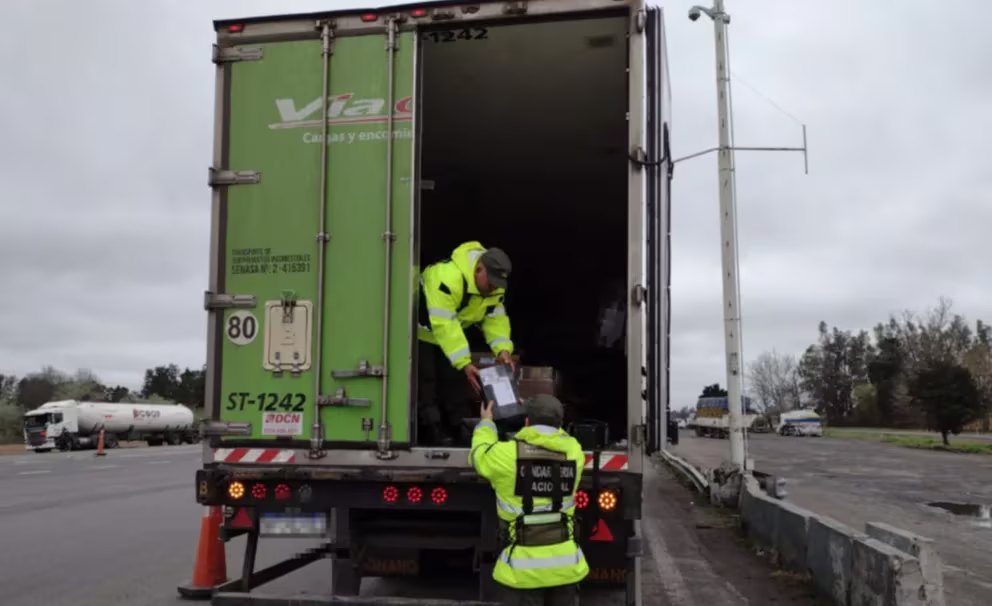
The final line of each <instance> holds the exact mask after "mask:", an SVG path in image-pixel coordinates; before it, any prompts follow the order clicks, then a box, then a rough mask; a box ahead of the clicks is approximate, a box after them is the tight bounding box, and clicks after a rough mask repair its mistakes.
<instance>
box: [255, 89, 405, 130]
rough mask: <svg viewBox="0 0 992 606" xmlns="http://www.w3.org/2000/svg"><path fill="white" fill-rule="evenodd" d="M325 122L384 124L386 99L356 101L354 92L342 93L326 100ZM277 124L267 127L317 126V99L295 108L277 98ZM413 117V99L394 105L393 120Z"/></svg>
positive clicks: (291, 103) (292, 101) (400, 101)
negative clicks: (278, 120) (278, 119)
mask: <svg viewBox="0 0 992 606" xmlns="http://www.w3.org/2000/svg"><path fill="white" fill-rule="evenodd" d="M327 104H328V106H327V123H328V124H330V125H334V124H374V123H377V122H385V121H386V117H387V116H386V112H385V109H386V100H385V99H377V98H372V99H359V98H356V97H355V93H344V94H341V95H335V96H330V97H328V98H327ZM276 109H278V110H279V117H280V118H281V121H280V122H276V123H274V124H270V125H269V128H273V129H275V128H306V127H310V126H320V112H321V109H322V108H321V103H320V97H317V98H316V99H314V100H313V101H311V102H310V103H308V104H306V105H304V106H303V107H301V108H299V109H297V107H296V101H294V100H293V99H276ZM412 118H413V97H403V98H402V99H400V100H398V101H397V102H396V103H395V104H394V106H393V120H394V121H397V122H403V121H409V120H410V119H412Z"/></svg>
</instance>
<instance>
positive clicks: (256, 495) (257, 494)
mask: <svg viewBox="0 0 992 606" xmlns="http://www.w3.org/2000/svg"><path fill="white" fill-rule="evenodd" d="M268 492H269V491H268V490H267V489H266V488H265V484H255V485H254V486H252V487H251V498H253V499H255V500H256V501H261V500H262V499H264V498H265V495H266V494H268Z"/></svg>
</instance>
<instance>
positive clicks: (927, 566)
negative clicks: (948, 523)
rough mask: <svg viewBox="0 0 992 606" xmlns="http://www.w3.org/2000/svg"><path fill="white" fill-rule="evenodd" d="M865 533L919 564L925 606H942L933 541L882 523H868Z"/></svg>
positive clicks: (941, 579)
mask: <svg viewBox="0 0 992 606" xmlns="http://www.w3.org/2000/svg"><path fill="white" fill-rule="evenodd" d="M865 532H867V533H868V536H870V537H871V538H873V539H875V540H877V541H880V542H882V543H885V544H886V545H889V546H890V547H894V548H896V549H898V550H899V551H901V552H903V553H907V554H909V555H911V556H913V557H914V558H916V559H917V560H919V562H920V570H921V571H922V573H923V588H922V591H923V594H924V598H925V601H924V602H923V603H925V604H926V605H927V606H944V571H943V565H942V564H941V560H940V556H939V555H938V554H937V548H936V546H935V545H934V543H933V539H928V538H926V537H921V536H920V535H918V534H913V533H911V532H907V531H905V530H902V529H901V528H896V527H895V526H891V525H889V524H885V523H884V522H868V523H867V524H865Z"/></svg>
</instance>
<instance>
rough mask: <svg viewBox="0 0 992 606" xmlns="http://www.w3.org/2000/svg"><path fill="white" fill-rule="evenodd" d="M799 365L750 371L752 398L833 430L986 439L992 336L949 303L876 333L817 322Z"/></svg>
mask: <svg viewBox="0 0 992 606" xmlns="http://www.w3.org/2000/svg"><path fill="white" fill-rule="evenodd" d="M818 332H819V335H818V339H817V341H816V343H813V344H811V345H810V346H809V347H807V348H806V350H805V351H804V352H803V354H802V355H801V356H800V357H799V358H798V359H797V358H796V357H795V356H791V355H788V354H785V355H783V354H779V353H778V352H775V351H771V352H765V353H762V354H761V355H760V356H758V357H757V358H756V359H755V360H754V361H752V362H751V363H749V364H748V366H747V382H748V391H749V392H750V395H751V397H752V398H753V399H754V400H755V402H756V403H757V404H758V406H759V408H761V409H762V410H764V411H766V412H770V413H777V412H784V411H787V410H792V409H795V408H799V407H807V408H813V409H815V410H816V411H817V412H818V413H819V414H821V415H824V416H825V417H826V418H827V421H828V422H829V423H831V424H833V425H859V426H869V427H878V426H884V427H896V428H920V429H928V430H933V431H938V432H940V433H941V434H942V436H943V438H944V441H945V443H946V442H947V434H948V433H955V434H956V433H959V432H960V431H962V430H963V429H965V428H966V427H967V428H969V429H980V430H983V431H988V430H989V420H990V419H989V410H990V408H992V328H990V326H989V325H988V324H986V323H984V322H982V321H981V320H978V321H977V322H975V324H974V325H972V324H970V323H969V322H968V320H967V319H966V318H964V317H963V316H961V315H959V314H956V313H953V312H952V303H951V301H950V300H948V299H945V298H941V299H940V300H939V303H938V305H937V306H936V307H934V308H931V309H928V310H926V311H925V312H923V313H922V314H920V313H915V312H912V311H905V312H903V313H902V314H901V315H900V316H898V317H897V316H895V315H890V317H889V319H888V320H887V321H886V322H880V323H878V324H876V325H875V326H874V327H873V328H872V330H871V331H870V332H869V331H867V330H859V331H857V332H852V331H850V330H842V329H840V328H838V327H836V326H828V325H827V323H826V322H820V324H819V331H818Z"/></svg>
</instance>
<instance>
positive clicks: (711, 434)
mask: <svg viewBox="0 0 992 606" xmlns="http://www.w3.org/2000/svg"><path fill="white" fill-rule="evenodd" d="M741 400H742V405H743V415H742V416H741V422H742V424H743V427H744V430H745V431H754V430H758V431H763V430H765V428H766V426H767V424H766V423H765V421H764V419H763V418H762V416H761V415H759V414H758V413H757V412H755V410H754V409H753V408H752V407H751V398H749V397H747V396H744V397H743V398H741ZM689 427H691V428H692V429H693V430H694V431H695V432H696V435H697V436H700V437H707V438H721V439H724V438H727V437H729V436H730V408H729V400H728V398H727V396H708V397H701V398H699V400H697V401H696V412H695V416H694V417H693V419H692V421H691V422H690V423H689Z"/></svg>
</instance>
